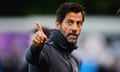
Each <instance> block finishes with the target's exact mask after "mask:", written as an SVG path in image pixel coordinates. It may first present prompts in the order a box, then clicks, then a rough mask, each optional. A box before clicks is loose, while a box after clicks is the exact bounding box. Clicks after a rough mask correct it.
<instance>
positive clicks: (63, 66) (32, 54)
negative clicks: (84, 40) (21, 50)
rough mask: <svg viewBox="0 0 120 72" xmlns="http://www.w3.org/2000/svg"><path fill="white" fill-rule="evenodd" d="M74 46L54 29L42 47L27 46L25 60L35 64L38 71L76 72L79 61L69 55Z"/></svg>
mask: <svg viewBox="0 0 120 72" xmlns="http://www.w3.org/2000/svg"><path fill="white" fill-rule="evenodd" d="M75 48H76V46H75V45H74V44H70V43H68V42H67V40H66V39H65V38H64V36H63V35H62V34H61V33H60V32H59V31H58V30H54V31H52V33H51V35H50V37H49V39H48V41H47V42H46V43H45V44H44V46H43V47H41V48H39V47H38V48H37V47H35V46H34V45H32V46H31V47H30V48H29V50H28V51H27V52H26V60H27V62H28V63H29V64H32V65H34V66H36V67H37V68H36V69H38V70H37V71H38V72H78V68H79V67H78V66H79V63H78V61H77V60H76V58H75V57H73V56H72V55H71V52H72V51H73V49H75ZM34 69H35V68H34ZM37 71H36V72H37ZM30 72H31V69H30ZM34 72H35V71H34Z"/></svg>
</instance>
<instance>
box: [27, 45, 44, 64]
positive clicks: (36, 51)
mask: <svg viewBox="0 0 120 72" xmlns="http://www.w3.org/2000/svg"><path fill="white" fill-rule="evenodd" d="M42 48H43V46H42V47H36V46H35V45H31V47H30V48H28V49H27V51H26V54H25V59H26V61H27V62H28V63H30V64H33V65H36V64H39V55H40V52H41V50H42Z"/></svg>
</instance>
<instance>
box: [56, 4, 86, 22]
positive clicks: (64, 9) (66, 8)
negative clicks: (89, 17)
mask: <svg viewBox="0 0 120 72" xmlns="http://www.w3.org/2000/svg"><path fill="white" fill-rule="evenodd" d="M69 12H75V13H78V12H81V13H82V16H83V22H84V16H85V14H84V10H83V7H82V5H80V4H79V3H73V2H65V3H63V4H61V5H60V7H59V8H58V9H57V11H56V15H57V21H59V22H60V23H62V21H63V20H64V18H65V16H66V14H67V13H69Z"/></svg>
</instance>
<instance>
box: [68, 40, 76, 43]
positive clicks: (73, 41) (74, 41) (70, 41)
mask: <svg viewBox="0 0 120 72" xmlns="http://www.w3.org/2000/svg"><path fill="white" fill-rule="evenodd" d="M68 42H69V43H71V44H76V42H77V41H76V40H68Z"/></svg>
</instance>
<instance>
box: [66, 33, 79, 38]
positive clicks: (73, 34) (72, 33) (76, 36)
mask: <svg viewBox="0 0 120 72" xmlns="http://www.w3.org/2000/svg"><path fill="white" fill-rule="evenodd" d="M69 35H74V36H76V37H78V34H75V33H69V34H68V35H67V36H69Z"/></svg>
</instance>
